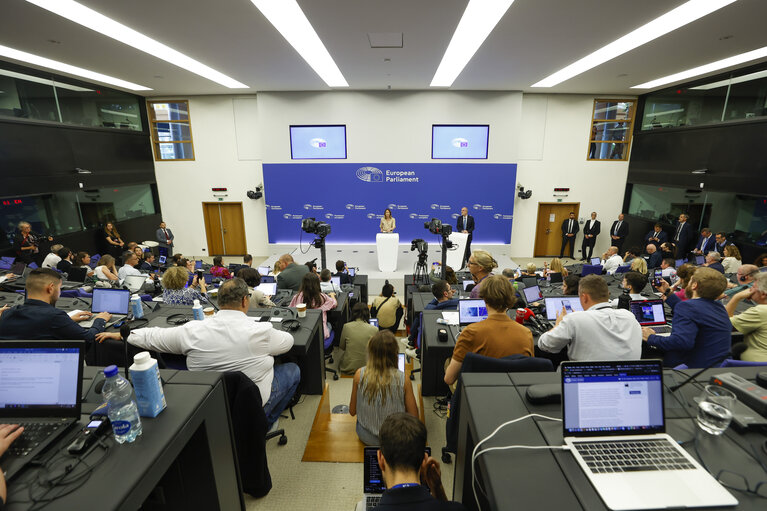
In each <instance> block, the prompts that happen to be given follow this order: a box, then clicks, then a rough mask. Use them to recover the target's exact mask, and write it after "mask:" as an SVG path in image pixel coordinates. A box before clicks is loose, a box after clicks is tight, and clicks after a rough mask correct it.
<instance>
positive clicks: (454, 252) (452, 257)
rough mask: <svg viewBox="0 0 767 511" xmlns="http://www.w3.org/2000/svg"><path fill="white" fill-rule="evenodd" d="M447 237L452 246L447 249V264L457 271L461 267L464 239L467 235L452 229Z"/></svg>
mask: <svg viewBox="0 0 767 511" xmlns="http://www.w3.org/2000/svg"><path fill="white" fill-rule="evenodd" d="M447 239H449V240H450V241H452V242H453V248H451V249H449V250H448V251H447V265H448V266H450V267H451V268H452V269H453V270H454V271H458V270H460V269H461V263H462V262H463V253H464V252H465V251H466V240H468V239H469V235H468V234H466V233H463V232H455V231H453V233H452V234H450V236H449V237H448V238H447Z"/></svg>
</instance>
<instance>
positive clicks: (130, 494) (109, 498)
mask: <svg viewBox="0 0 767 511" xmlns="http://www.w3.org/2000/svg"><path fill="white" fill-rule="evenodd" d="M102 369H103V368H93V367H86V368H85V372H84V375H83V393H85V392H86V391H87V390H88V389H90V387H91V383H92V381H93V377H94V376H95V375H96V374H97V373H98V371H100V370H102ZM161 375H162V377H163V379H164V380H165V385H164V390H165V397H166V400H167V403H168V407H167V408H166V409H165V410H164V411H163V412H162V413H161V414H160V415H158V416H157V417H155V418H143V417H142V419H141V420H142V425H143V433H142V435H141V436H140V437H139V438H138V439H137V440H136V441H135V442H133V443H132V444H122V445H119V444H117V443H116V442H115V441H114V440H113V439H112V438H111V437H109V439H108V440H106V443H107V445H109V452H108V453H107V455H106V457H105V458H104V460H103V461H102V462H101V463H99V464H98V465H97V467H96V469H95V470H93V472H92V474H91V475H90V477H89V478H88V479H87V480H86V481H85V482H84V483H83V484H82V486H80V487H78V488H76V489H74V491H72V493H69V494H67V495H63V496H60V497H58V498H56V499H54V500H53V501H52V502H50V503H49V504H47V505H46V506H45V508H44V509H50V510H62V511H71V510H75V509H91V508H97V509H115V510H126V511H127V510H133V509H138V508H139V507H142V506H144V508H145V509H163V510H170V511H175V510H179V511H181V510H186V509H243V510H244V509H245V503H244V499H243V495H242V491H241V484H240V477H239V474H238V471H237V465H236V454H235V450H234V440H233V437H232V434H231V426H230V424H229V420H228V413H227V400H226V392H225V389H224V382H223V379H222V374H221V373H215V372H190V371H169V370H163V371H161ZM100 402H101V397H100V396H99V395H97V394H94V393H93V392H92V391H91V393H90V394H88V398H87V401H86V402H85V403H83V415H82V419H81V426H84V425H85V424H87V423H88V416H89V414H90V413H91V412H92V411H93V410H94V409H95V408H96V406H97V405H98V404H100ZM69 439H70V435H69V434H66V435H64V436H63V437H62V440H61V441H59V443H58V444H56V445H54V446H53V447H52V449H62V450H64V455H66V447H67V445H68V443H69ZM99 451H101V452H99ZM102 453H103V450H101V449H100V448H96V449H94V451H93V452H92V453H91V454H90V455H89V456H88V457H86V458H85V462H89V461H90V462H92V463H95V461H96V460H97V459H98V458H99V457H101V456H102ZM57 456H58V455H57ZM54 459H55V458H54ZM74 459H75V458H72V460H73V461H74ZM42 475H44V469H42V468H37V467H27V468H26V469H25V471H23V472H21V473H20V474H19V475H18V477H16V478H15V479H13V480H12V481H11V482H10V484H9V487H8V504H7V505H6V509H8V510H11V511H12V510H24V509H29V508H30V507H31V506H32V504H31V502H28V500H29V491H28V488H29V486H28V485H30V484H32V485H34V484H35V483H34V482H35V481H36V480H37V479H38V478H39V477H40V476H42ZM72 486H75V485H72ZM156 488H157V489H156ZM45 489H46V487H43V488H42V490H39V488H38V490H39V491H38V492H36V495H39V494H40V493H41V492H42V491H45ZM52 494H53V492H51V494H49V495H48V496H51V495H52Z"/></svg>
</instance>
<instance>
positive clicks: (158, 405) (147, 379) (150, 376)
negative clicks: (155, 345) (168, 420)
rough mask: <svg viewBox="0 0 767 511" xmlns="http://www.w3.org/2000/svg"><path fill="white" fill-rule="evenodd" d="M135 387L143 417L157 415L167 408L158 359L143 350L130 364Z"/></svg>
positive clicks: (140, 412)
mask: <svg viewBox="0 0 767 511" xmlns="http://www.w3.org/2000/svg"><path fill="white" fill-rule="evenodd" d="M130 374H131V378H132V379H133V389H134V390H135V391H136V404H137V405H138V413H139V415H141V416H142V417H157V416H158V415H159V414H160V412H162V411H163V410H164V409H165V406H166V403H165V393H164V392H163V391H162V380H160V369H159V368H158V367H157V360H155V359H153V358H152V357H151V356H149V352H148V351H142V352H141V353H138V354H136V356H135V357H133V365H132V366H130Z"/></svg>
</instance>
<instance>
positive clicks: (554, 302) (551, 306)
mask: <svg viewBox="0 0 767 511" xmlns="http://www.w3.org/2000/svg"><path fill="white" fill-rule="evenodd" d="M544 303H545V305H546V319H548V320H549V321H555V320H556V319H557V314H559V311H561V310H562V307H564V308H565V310H566V311H567V312H568V313H570V312H578V311H582V310H583V306H582V305H581V300H580V298H578V297H577V296H555V297H547V298H545V299H544Z"/></svg>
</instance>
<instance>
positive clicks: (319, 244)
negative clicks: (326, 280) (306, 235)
mask: <svg viewBox="0 0 767 511" xmlns="http://www.w3.org/2000/svg"><path fill="white" fill-rule="evenodd" d="M312 245H314V247H315V248H319V249H320V265H321V267H320V270H324V269H325V268H327V267H328V265H327V258H326V257H325V237H324V236H320V237H319V238H317V239H315V240H314V241H312Z"/></svg>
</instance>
